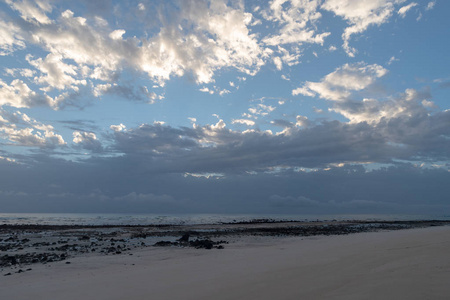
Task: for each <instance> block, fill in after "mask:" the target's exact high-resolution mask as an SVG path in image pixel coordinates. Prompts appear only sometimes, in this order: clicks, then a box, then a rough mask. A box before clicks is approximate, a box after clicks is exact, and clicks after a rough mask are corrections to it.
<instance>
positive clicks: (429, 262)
mask: <svg viewBox="0 0 450 300" xmlns="http://www.w3.org/2000/svg"><path fill="white" fill-rule="evenodd" d="M255 226H256V227H258V226H263V225H259V224H257V225H253V227H255ZM264 226H266V225H264ZM272 226H274V227H277V226H278V227H281V228H285V227H283V226H284V225H280V224H273V225H271V226H269V227H272ZM290 227H292V226H290ZM102 230H105V229H102ZM108 230H110V231H111V229H108ZM161 230H165V229H164V228H163V229H161ZM191 239H192V238H191ZM197 239H198V238H197ZM202 239H203V238H202ZM226 239H227V240H228V241H226V243H225V241H223V242H224V243H222V244H214V245H213V246H212V249H210V250H207V249H204V248H202V249H197V248H196V247H189V246H179V245H178V246H177V245H168V246H166V247H157V246H149V247H135V248H133V247H129V248H130V250H128V251H125V252H124V253H118V254H116V253H111V254H110V255H100V254H99V253H88V252H87V251H86V252H85V253H80V254H78V255H73V256H71V257H68V258H67V259H64V260H60V261H52V262H48V263H35V264H31V265H27V266H18V265H14V266H9V267H6V266H4V267H3V268H2V275H3V276H2V277H1V278H0V297H1V298H2V299H18V300H20V299H24V300H25V299H36V300H37V299H68V300H70V299H448V295H449V294H450V286H449V285H448V281H449V279H450V256H449V255H448V249H449V248H450V227H449V226H431V227H415V228H410V229H404V230H386V229H380V230H369V231H363V232H360V233H354V234H345V233H344V234H336V235H328V234H319V235H305V236H297V235H296V236H289V235H282V236H280V235H271V234H265V235H259V234H256V235H252V234H247V235H245V234H242V233H241V234H240V235H235V236H227V237H226ZM78 240H79V241H80V239H79V238H78ZM177 240H179V239H172V243H179V242H178V241H177ZM203 240H204V239H203ZM211 240H213V241H214V240H215V239H214V238H211ZM109 242H110V240H109ZM186 245H187V244H186ZM220 245H222V246H223V247H219V246H220ZM222 248H223V249H222ZM4 253H6V252H5V251H3V253H2V255H3V254H4ZM27 268H28V269H31V270H29V271H26V269H27ZM18 270H23V271H22V272H19V271H18ZM8 273H10V274H9V275H7V276H5V274H8Z"/></svg>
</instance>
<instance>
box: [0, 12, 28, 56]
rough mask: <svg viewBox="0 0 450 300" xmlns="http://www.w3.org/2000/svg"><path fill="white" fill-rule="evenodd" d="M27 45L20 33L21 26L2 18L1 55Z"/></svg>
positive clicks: (0, 21) (0, 27)
mask: <svg viewBox="0 0 450 300" xmlns="http://www.w3.org/2000/svg"><path fill="white" fill-rule="evenodd" d="M25 46H26V45H25V42H24V41H23V38H22V36H21V35H20V28H19V27H18V26H16V25H14V24H13V23H11V22H10V23H6V22H4V21H2V20H0V56H4V55H10V54H11V53H13V52H14V51H16V50H18V49H23V48H25Z"/></svg>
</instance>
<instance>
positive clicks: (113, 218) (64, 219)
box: [0, 213, 450, 225]
mask: <svg viewBox="0 0 450 300" xmlns="http://www.w3.org/2000/svg"><path fill="white" fill-rule="evenodd" d="M261 219H269V220H274V221H331V220H338V221H343V220H365V221H380V220H383V221H405V220H450V215H441V216H439V215H394V214H391V215H389V214H376V215H360V214H358V215H357V214H355V215H277V214H276V215H252V214H94V213H83V214H81V213H73V214H69V213H64V214H56V213H51V214H43V213H0V225H4V224H5V225H6V224H7V225H18V224H24V225H34V224H39V225H169V224H171V225H193V224H220V223H233V222H243V221H252V220H261Z"/></svg>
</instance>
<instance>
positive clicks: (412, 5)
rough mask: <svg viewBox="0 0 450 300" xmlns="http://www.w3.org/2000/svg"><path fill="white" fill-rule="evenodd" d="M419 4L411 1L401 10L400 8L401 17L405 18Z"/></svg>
mask: <svg viewBox="0 0 450 300" xmlns="http://www.w3.org/2000/svg"><path fill="white" fill-rule="evenodd" d="M417 5H418V4H417V3H416V2H411V3H410V4H408V5H405V6H402V7H401V8H400V9H399V10H398V12H397V13H398V14H399V16H400V17H402V18H404V17H406V13H407V12H408V11H409V10H410V9H411V8H413V7H415V6H417Z"/></svg>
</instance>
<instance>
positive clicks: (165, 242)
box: [153, 241, 178, 247]
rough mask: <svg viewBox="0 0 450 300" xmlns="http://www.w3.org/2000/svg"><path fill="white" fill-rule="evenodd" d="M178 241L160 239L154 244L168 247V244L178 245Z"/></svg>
mask: <svg viewBox="0 0 450 300" xmlns="http://www.w3.org/2000/svg"><path fill="white" fill-rule="evenodd" d="M177 245H178V243H173V242H169V241H159V242H156V243H155V244H154V245H153V246H157V247H168V246H177Z"/></svg>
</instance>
